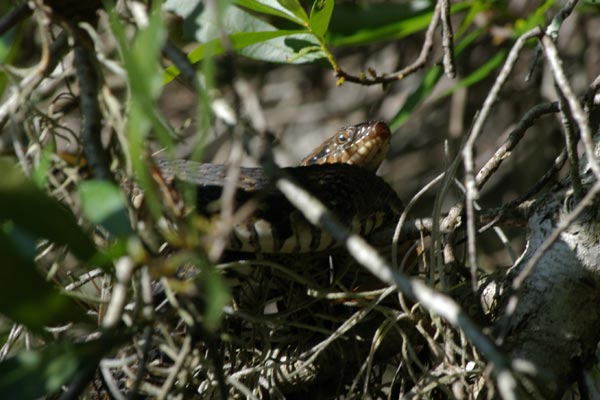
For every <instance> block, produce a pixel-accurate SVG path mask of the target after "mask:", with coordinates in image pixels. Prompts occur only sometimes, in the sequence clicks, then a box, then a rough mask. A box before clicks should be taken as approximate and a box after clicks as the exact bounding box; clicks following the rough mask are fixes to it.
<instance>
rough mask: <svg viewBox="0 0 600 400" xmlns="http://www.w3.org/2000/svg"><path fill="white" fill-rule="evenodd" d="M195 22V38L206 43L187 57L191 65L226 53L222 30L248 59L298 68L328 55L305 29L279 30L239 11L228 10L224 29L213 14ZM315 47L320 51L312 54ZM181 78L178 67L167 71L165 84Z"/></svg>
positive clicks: (233, 47) (203, 15) (237, 49)
mask: <svg viewBox="0 0 600 400" xmlns="http://www.w3.org/2000/svg"><path fill="white" fill-rule="evenodd" d="M195 18H196V24H195V26H196V27H197V31H196V32H194V38H195V39H196V40H198V41H200V42H204V43H203V44H201V45H200V46H198V47H196V48H195V49H194V50H192V51H191V52H190V54H189V55H188V58H189V60H190V62H192V63H197V62H200V61H202V60H204V59H206V58H208V57H211V56H215V55H218V54H221V53H223V52H224V51H225V50H227V49H226V48H225V45H224V44H223V42H222V36H221V30H220V28H222V29H223V30H224V31H225V33H227V34H228V39H229V40H228V44H229V45H230V46H231V48H232V49H233V50H236V51H237V52H238V53H240V54H242V55H244V56H246V57H249V58H253V59H257V60H262V61H268V62H278V63H295V64H299V63H306V62H313V61H315V60H318V59H322V58H325V54H324V53H323V52H322V51H320V43H319V41H318V40H317V39H316V38H315V36H314V35H312V34H309V32H308V31H307V30H306V29H301V30H278V29H276V28H275V27H274V26H272V25H270V24H268V23H266V22H264V21H262V20H260V19H258V18H256V17H255V16H254V15H251V14H249V13H248V12H246V11H244V10H242V9H240V8H238V7H229V8H227V10H225V13H224V15H223V22H222V25H218V24H217V23H216V21H215V18H216V15H214V14H213V15H210V13H203V14H202V15H200V16H195ZM315 47H317V48H318V50H319V51H313V49H314V48H315ZM307 49H308V50H307ZM178 74H179V71H178V69H177V68H176V67H175V66H171V67H169V68H167V70H166V74H165V76H164V82H169V81H170V80H172V79H173V78H175V77H176V76H177V75H178Z"/></svg>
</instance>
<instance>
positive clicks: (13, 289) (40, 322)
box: [0, 223, 90, 398]
mask: <svg viewBox="0 0 600 400" xmlns="http://www.w3.org/2000/svg"><path fill="white" fill-rule="evenodd" d="M34 243H35V242H34V238H33V237H31V236H29V235H28V233H27V232H26V231H23V230H21V229H19V228H18V227H16V226H15V225H14V224H13V223H4V224H3V225H0V250H1V251H0V253H1V254H2V268H0V314H3V315H5V316H7V317H8V318H10V319H11V320H13V321H15V322H17V323H20V324H23V325H25V326H27V327H28V328H29V329H31V330H34V331H38V332H42V331H43V328H44V327H45V326H54V325H59V324H66V323H69V322H90V319H89V318H88V317H87V316H86V315H85V312H84V311H83V309H82V308H81V306H79V305H78V304H77V303H76V302H75V301H74V300H73V298H71V297H69V296H66V295H64V294H62V293H61V292H60V291H59V290H58V289H57V288H56V287H55V286H54V285H52V284H51V283H49V282H47V281H46V280H45V279H44V278H43V277H42V276H41V275H40V273H39V272H38V271H37V268H36V265H35V263H34V261H33V260H34V257H35V255H36V253H35V247H34ZM0 398H1V397H0Z"/></svg>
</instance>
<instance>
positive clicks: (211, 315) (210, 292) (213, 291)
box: [202, 266, 231, 332]
mask: <svg viewBox="0 0 600 400" xmlns="http://www.w3.org/2000/svg"><path fill="white" fill-rule="evenodd" d="M202 283H203V285H204V290H205V291H206V300H207V301H206V309H205V312H204V326H206V328H207V329H209V330H211V331H213V332H214V331H216V330H217V329H218V328H219V326H220V324H221V318H222V317H223V307H225V306H226V305H227V304H229V302H230V301H231V298H230V296H229V290H228V288H227V284H226V283H225V280H224V279H223V276H222V275H221V274H220V273H218V272H217V271H215V269H214V268H213V267H212V266H207V267H205V268H203V273H202Z"/></svg>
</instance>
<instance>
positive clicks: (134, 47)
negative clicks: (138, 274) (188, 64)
mask: <svg viewBox="0 0 600 400" xmlns="http://www.w3.org/2000/svg"><path fill="white" fill-rule="evenodd" d="M109 20H110V26H111V29H112V31H113V33H114V35H115V38H116V39H117V42H118V44H119V48H120V51H121V56H122V57H123V61H124V66H125V70H126V71H127V75H128V78H129V80H128V82H129V85H130V87H131V97H130V99H131V100H130V105H129V115H128V119H127V135H128V139H129V152H130V154H129V156H130V159H131V162H132V167H133V170H134V172H135V175H136V177H137V178H138V183H139V185H140V187H141V188H142V190H143V191H144V192H145V200H146V202H145V204H146V205H147V206H148V210H149V211H150V214H151V215H152V217H153V218H154V219H155V220H158V219H160V218H161V216H162V215H161V207H160V203H159V201H158V199H157V197H156V195H155V194H154V192H153V191H152V190H151V188H152V184H151V179H150V176H149V174H148V171H147V167H146V163H145V161H144V160H145V159H146V154H145V151H144V150H145V149H146V147H147V146H146V138H147V136H148V135H149V134H150V132H151V131H152V132H153V133H155V134H156V136H157V138H158V139H159V141H160V143H161V144H162V145H163V146H164V147H165V148H167V149H172V148H173V140H172V139H171V137H172V132H171V129H170V127H169V125H168V124H167V123H166V122H165V120H164V119H163V118H162V117H161V116H160V115H159V114H158V113H157V111H156V110H157V107H156V105H155V100H156V98H157V96H158V94H159V91H160V89H161V88H162V85H163V75H162V69H161V68H160V65H159V59H160V58H161V50H162V46H163V44H164V42H165V40H166V30H165V28H164V26H163V22H162V18H161V10H160V2H154V3H153V10H152V12H151V13H150V20H149V23H148V25H147V26H146V27H145V28H143V29H140V30H139V31H138V32H137V35H136V36H135V37H134V38H133V39H129V38H127V36H126V35H125V28H124V26H123V24H122V23H121V21H120V20H119V17H118V15H117V14H116V13H115V12H114V11H113V12H110V13H109Z"/></svg>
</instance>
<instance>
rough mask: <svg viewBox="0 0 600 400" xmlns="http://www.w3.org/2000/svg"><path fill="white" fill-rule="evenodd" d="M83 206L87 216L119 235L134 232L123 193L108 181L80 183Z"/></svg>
mask: <svg viewBox="0 0 600 400" xmlns="http://www.w3.org/2000/svg"><path fill="white" fill-rule="evenodd" d="M79 195H80V197H81V206H82V209H83V212H84V214H85V215H86V217H87V218H88V219H89V220H90V221H91V222H93V223H94V224H97V225H102V226H103V227H104V228H105V229H106V230H107V231H109V232H110V233H111V234H113V235H115V236H117V237H125V236H129V235H131V234H132V233H133V231H132V229H131V225H130V223H129V218H128V213H127V208H126V206H125V200H124V199H123V194H122V193H121V191H120V190H119V188H118V187H116V186H115V185H114V184H112V183H110V182H107V181H87V182H82V183H81V184H80V185H79Z"/></svg>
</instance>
